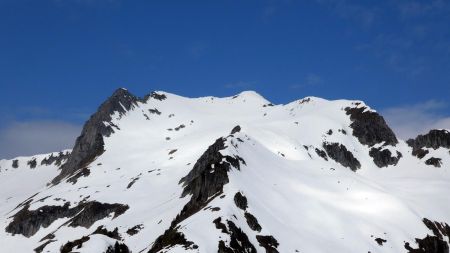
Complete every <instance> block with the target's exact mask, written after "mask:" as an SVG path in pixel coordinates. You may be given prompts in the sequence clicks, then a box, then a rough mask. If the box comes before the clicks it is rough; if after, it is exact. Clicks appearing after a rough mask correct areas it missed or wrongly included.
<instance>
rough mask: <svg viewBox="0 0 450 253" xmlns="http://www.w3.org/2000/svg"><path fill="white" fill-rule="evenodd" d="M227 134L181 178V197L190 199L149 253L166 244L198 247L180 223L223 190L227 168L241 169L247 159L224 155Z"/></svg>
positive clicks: (166, 245)
mask: <svg viewBox="0 0 450 253" xmlns="http://www.w3.org/2000/svg"><path fill="white" fill-rule="evenodd" d="M225 140H226V139H225V138H219V139H217V140H216V141H215V142H214V144H212V145H211V146H209V147H208V149H207V150H206V151H205V152H204V153H203V154H202V155H201V156H200V158H199V159H198V160H197V162H196V163H195V164H194V167H193V168H192V170H191V171H190V172H189V173H188V174H187V175H186V176H185V177H183V178H182V179H181V180H180V184H183V187H184V189H183V192H182V194H181V197H185V196H187V195H191V199H190V200H189V202H188V203H187V204H186V205H185V206H184V207H183V209H182V210H181V212H180V213H179V214H178V215H177V216H176V217H175V219H174V220H173V221H172V222H171V225H170V227H169V228H168V229H167V230H166V231H165V232H164V234H162V235H160V236H159V237H158V238H157V239H156V240H155V242H154V243H153V246H152V248H151V249H150V251H149V253H156V252H158V251H160V250H161V249H163V248H166V247H170V246H174V245H183V246H184V247H185V248H190V247H192V248H195V247H197V246H196V245H195V244H194V243H193V242H189V241H187V240H186V238H185V237H184V235H183V233H181V232H179V231H178V224H179V223H180V222H182V221H183V220H185V219H186V218H188V217H190V216H191V215H193V214H195V213H196V212H198V211H200V210H201V209H202V208H204V207H205V206H206V205H207V204H208V203H209V202H210V201H211V200H213V199H214V198H215V197H217V196H219V195H220V194H221V193H222V192H223V186H224V185H225V184H227V183H228V182H229V179H228V174H227V173H228V171H230V170H231V168H236V169H238V170H240V162H243V163H244V160H243V159H242V158H240V157H238V156H235V157H231V156H223V155H222V154H221V153H220V150H223V149H225V148H227V146H225Z"/></svg>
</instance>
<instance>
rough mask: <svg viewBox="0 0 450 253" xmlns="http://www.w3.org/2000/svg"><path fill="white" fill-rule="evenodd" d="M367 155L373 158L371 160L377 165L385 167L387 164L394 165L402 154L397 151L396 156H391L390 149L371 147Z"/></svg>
mask: <svg viewBox="0 0 450 253" xmlns="http://www.w3.org/2000/svg"><path fill="white" fill-rule="evenodd" d="M369 155H370V156H371V157H372V158H373V162H374V163H375V164H376V165H377V166H378V167H380V168H381V167H387V166H388V165H396V164H397V163H398V161H399V160H400V158H401V157H402V154H401V153H400V152H398V151H397V156H392V153H391V151H389V150H388V149H383V150H382V148H371V149H370V151H369Z"/></svg>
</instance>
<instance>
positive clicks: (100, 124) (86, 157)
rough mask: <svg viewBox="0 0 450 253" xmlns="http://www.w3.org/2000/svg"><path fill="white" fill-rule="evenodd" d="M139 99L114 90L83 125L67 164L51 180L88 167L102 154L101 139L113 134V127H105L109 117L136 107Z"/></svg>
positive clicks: (55, 181) (56, 180) (59, 178)
mask: <svg viewBox="0 0 450 253" xmlns="http://www.w3.org/2000/svg"><path fill="white" fill-rule="evenodd" d="M138 101H140V100H139V98H137V97H135V96H134V95H132V94H131V93H129V92H128V91H127V90H125V89H118V90H116V91H115V92H114V93H113V94H112V96H111V97H110V98H108V99H107V100H106V101H105V102H104V103H103V104H102V105H100V107H99V108H98V110H97V112H96V113H94V114H93V115H92V116H91V117H90V118H89V120H88V121H87V122H86V123H85V124H84V127H83V130H82V131H81V135H80V136H79V137H78V138H77V140H76V141H75V145H74V147H73V149H72V154H71V155H70V157H69V159H68V160H67V162H66V163H65V164H64V165H62V166H61V172H60V174H59V175H58V176H57V177H55V178H54V179H53V180H52V183H53V184H57V183H59V182H60V181H61V180H62V179H63V178H65V177H67V176H70V175H73V174H75V172H76V171H78V170H80V169H82V168H84V167H86V166H88V165H89V164H90V163H91V162H92V161H93V160H94V159H95V158H96V157H97V156H99V155H101V154H102V153H103V152H104V147H103V146H104V142H103V137H104V136H106V137H108V136H110V135H111V134H112V133H114V128H116V129H118V127H117V126H115V125H112V124H110V125H105V123H104V122H111V120H112V118H111V115H112V114H113V113H114V112H118V113H119V115H120V116H122V115H123V114H125V113H126V112H127V111H129V110H131V109H132V108H134V107H135V106H137V102H138Z"/></svg>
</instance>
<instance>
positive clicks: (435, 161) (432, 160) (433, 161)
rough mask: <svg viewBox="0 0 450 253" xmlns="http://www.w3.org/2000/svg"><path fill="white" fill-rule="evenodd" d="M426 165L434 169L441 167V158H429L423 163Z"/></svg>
mask: <svg viewBox="0 0 450 253" xmlns="http://www.w3.org/2000/svg"><path fill="white" fill-rule="evenodd" d="M425 164H426V165H433V166H434V167H438V168H439V167H441V164H442V159H441V158H436V157H431V158H429V159H427V160H426V161H425Z"/></svg>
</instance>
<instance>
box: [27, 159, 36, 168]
mask: <svg viewBox="0 0 450 253" xmlns="http://www.w3.org/2000/svg"><path fill="white" fill-rule="evenodd" d="M27 165H28V166H30V169H34V168H36V165H37V162H36V158H33V159H31V160H29V161H28V162H27Z"/></svg>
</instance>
